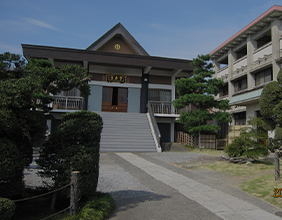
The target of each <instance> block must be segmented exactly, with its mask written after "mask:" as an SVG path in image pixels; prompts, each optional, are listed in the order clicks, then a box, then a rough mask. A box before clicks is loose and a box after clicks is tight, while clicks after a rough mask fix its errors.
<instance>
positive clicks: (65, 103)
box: [52, 96, 83, 110]
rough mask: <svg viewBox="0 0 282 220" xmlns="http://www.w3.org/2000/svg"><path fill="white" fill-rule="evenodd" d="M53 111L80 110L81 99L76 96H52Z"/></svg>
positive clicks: (81, 105)
mask: <svg viewBox="0 0 282 220" xmlns="http://www.w3.org/2000/svg"><path fill="white" fill-rule="evenodd" d="M52 108H53V109H61V110H82V108H83V98H82V97H78V96H54V101H53V103H52Z"/></svg>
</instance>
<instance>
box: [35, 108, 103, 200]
mask: <svg viewBox="0 0 282 220" xmlns="http://www.w3.org/2000/svg"><path fill="white" fill-rule="evenodd" d="M102 125H103V122H102V118H101V117H100V116H99V115H98V114H96V113H94V112H88V111H81V112H74V113H68V114H66V115H64V116H63V117H62V124H61V125H60V126H59V127H58V130H57V132H55V133H53V134H51V135H50V138H49V140H48V142H47V143H46V144H44V146H43V147H42V152H41V154H40V159H39V165H40V166H42V168H43V169H44V175H45V176H49V177H52V178H53V180H54V181H55V184H56V185H55V187H56V188H58V187H61V186H64V185H67V184H68V183H69V182H70V174H71V172H72V171H80V182H79V189H80V193H81V195H82V197H87V198H90V197H92V196H93V195H94V194H95V192H96V188H97V183H98V176H99V157H100V153H99V151H100V135H101V132H102ZM66 194H69V192H68V191H67V192H66Z"/></svg>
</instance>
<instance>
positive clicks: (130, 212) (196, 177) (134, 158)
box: [98, 152, 282, 220]
mask: <svg viewBox="0 0 282 220" xmlns="http://www.w3.org/2000/svg"><path fill="white" fill-rule="evenodd" d="M198 157H200V155H199V154H196V153H171V152H168V153H150V154H149V153H138V154H133V153H104V154H101V161H100V178H99V186H98V190H100V191H104V192H110V193H111V194H112V195H113V197H114V198H115V199H116V202H117V210H116V212H115V213H114V214H113V215H112V217H111V218H110V219H130V220H135V219H136V220H139V219H140V220H141V219H142V220H144V219H156V220H157V219H162V220H163V219H164V220H165V219H181V220H182V219H232V220H233V219H240V220H241V219H267V220H272V219H282V218H280V217H279V216H277V215H275V213H277V212H279V211H281V210H279V209H278V208H276V207H273V206H271V205H269V204H268V203H265V202H263V201H261V200H258V199H256V198H254V197H251V196H249V195H247V194H245V193H243V192H242V191H240V190H237V189H235V188H232V187H230V186H229V185H226V184H224V181H222V178H220V174H218V175H219V176H217V175H216V174H215V173H214V174H213V173H209V174H208V175H206V174H205V175H204V176H201V173H200V174H195V173H193V172H189V171H188V170H184V169H181V168H177V167H175V166H172V165H170V164H169V163H172V162H173V163H175V162H183V161H186V162H187V161H190V160H195V159H197V158H198Z"/></svg>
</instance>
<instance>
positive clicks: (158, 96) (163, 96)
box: [149, 89, 171, 102]
mask: <svg viewBox="0 0 282 220" xmlns="http://www.w3.org/2000/svg"><path fill="white" fill-rule="evenodd" d="M149 101H161V102H171V90H168V89H149Z"/></svg>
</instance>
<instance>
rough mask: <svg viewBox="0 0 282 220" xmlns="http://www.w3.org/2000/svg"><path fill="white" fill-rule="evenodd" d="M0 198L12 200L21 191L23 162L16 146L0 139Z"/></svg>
mask: <svg viewBox="0 0 282 220" xmlns="http://www.w3.org/2000/svg"><path fill="white" fill-rule="evenodd" d="M0 152H1V154H0V167H1V169H0V196H1V197H6V198H13V197H15V196H19V195H20V194H21V192H22V191H23V181H22V175H23V170H24V162H23V161H22V155H21V152H20V151H19V149H18V148H17V146H16V145H15V144H14V143H13V142H11V141H10V140H8V139H6V138H0Z"/></svg>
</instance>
